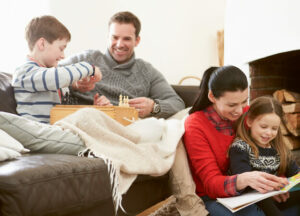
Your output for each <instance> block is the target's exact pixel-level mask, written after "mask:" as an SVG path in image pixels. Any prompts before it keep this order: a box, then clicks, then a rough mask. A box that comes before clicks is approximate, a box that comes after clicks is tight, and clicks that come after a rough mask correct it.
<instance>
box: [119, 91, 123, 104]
mask: <svg viewBox="0 0 300 216" xmlns="http://www.w3.org/2000/svg"><path fill="white" fill-rule="evenodd" d="M119 106H123V97H122V95H121V94H120V96H119Z"/></svg>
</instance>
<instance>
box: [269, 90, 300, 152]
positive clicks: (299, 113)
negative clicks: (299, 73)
mask: <svg viewBox="0 0 300 216" xmlns="http://www.w3.org/2000/svg"><path fill="white" fill-rule="evenodd" d="M273 97H274V98H276V99H277V100H278V101H279V102H280V103H281V104H282V109H283V112H284V113H285V120H286V121H285V123H284V124H282V125H281V128H280V129H281V132H282V134H283V141H284V143H285V144H286V145H287V146H288V147H289V149H291V150H292V149H296V148H300V93H296V92H291V91H287V90H284V89H282V90H277V91H275V92H274V94H273Z"/></svg>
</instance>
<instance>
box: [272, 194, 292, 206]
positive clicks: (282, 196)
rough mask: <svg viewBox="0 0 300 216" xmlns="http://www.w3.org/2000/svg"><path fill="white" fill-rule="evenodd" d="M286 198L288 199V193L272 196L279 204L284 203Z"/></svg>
mask: <svg viewBox="0 0 300 216" xmlns="http://www.w3.org/2000/svg"><path fill="white" fill-rule="evenodd" d="M288 198H290V194H289V192H286V193H283V194H278V195H276V196H273V199H274V200H276V201H277V202H279V203H281V202H286V201H287V199H288Z"/></svg>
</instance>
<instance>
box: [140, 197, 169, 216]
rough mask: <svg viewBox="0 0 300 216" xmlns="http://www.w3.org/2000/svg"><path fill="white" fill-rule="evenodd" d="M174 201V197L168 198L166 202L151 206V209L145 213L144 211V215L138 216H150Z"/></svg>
mask: <svg viewBox="0 0 300 216" xmlns="http://www.w3.org/2000/svg"><path fill="white" fill-rule="evenodd" d="M172 199H174V197H173V196H170V197H169V198H167V199H166V200H164V201H161V202H159V203H157V204H155V205H154V206H151V207H150V208H148V209H146V210H145V211H143V212H142V213H140V214H138V215H137V216H148V215H150V214H152V213H154V212H155V211H156V210H158V209H159V208H160V207H162V206H163V205H164V204H166V203H168V202H170V200H172Z"/></svg>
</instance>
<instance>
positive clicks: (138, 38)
mask: <svg viewBox="0 0 300 216" xmlns="http://www.w3.org/2000/svg"><path fill="white" fill-rule="evenodd" d="M140 41H141V37H140V36H137V38H136V40H135V46H137V45H139V43H140Z"/></svg>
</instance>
